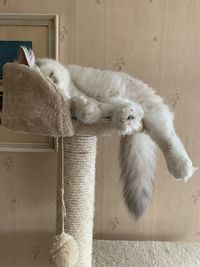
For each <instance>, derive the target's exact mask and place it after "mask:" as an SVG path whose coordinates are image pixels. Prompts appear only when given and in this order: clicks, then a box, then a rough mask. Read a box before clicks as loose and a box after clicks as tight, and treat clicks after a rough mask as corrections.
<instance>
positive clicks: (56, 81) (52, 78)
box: [49, 71, 58, 84]
mask: <svg viewBox="0 0 200 267" xmlns="http://www.w3.org/2000/svg"><path fill="white" fill-rule="evenodd" d="M49 77H50V78H51V80H52V81H53V82H54V83H55V84H58V79H57V78H56V77H55V75H54V72H53V71H52V72H50V74H49Z"/></svg>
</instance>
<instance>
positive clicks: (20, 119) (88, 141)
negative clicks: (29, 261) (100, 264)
mask: <svg viewBox="0 0 200 267" xmlns="http://www.w3.org/2000/svg"><path fill="white" fill-rule="evenodd" d="M3 74H4V77H3V82H4V98H3V113H2V124H3V126H4V127H7V128H9V129H11V130H14V131H18V132H24V133H32V134H40V135H48V136H53V137H60V138H59V142H58V147H59V153H58V155H59V156H58V183H57V234H58V236H57V237H55V239H54V241H55V242H54V244H53V245H52V246H51V249H50V256H51V262H52V264H53V265H54V266H57V267H61V266H63V267H64V266H65V267H66V266H68V267H72V266H75V265H76V266H78V267H90V266H91V256H92V237H93V213H94V189H95V160H96V135H114V134H118V132H117V130H115V129H114V128H113V127H112V125H111V122H110V120H109V119H106V118H101V119H99V121H98V122H97V123H95V124H91V125H85V124H83V123H81V122H80V121H77V120H72V119H71V114H70V103H69V100H68V99H67V98H66V97H65V96H64V95H63V94H62V93H61V92H59V91H58V90H57V89H56V85H55V84H54V83H52V81H51V80H50V79H48V78H46V77H44V76H42V74H40V73H39V72H37V71H36V70H34V69H32V68H30V67H29V66H25V65H22V64H17V63H7V64H5V66H4V71H3ZM63 192H64V194H63ZM63 201H64V203H63ZM65 209H66V210H65ZM65 212H66V217H65V216H64V215H65ZM64 230H65V232H66V233H68V235H66V234H65V233H64ZM60 233H62V234H61V237H62V238H60V235H59V234H60ZM63 234H64V235H63ZM72 237H73V238H74V239H75V240H76V242H74V239H73V238H72ZM56 238H57V239H56ZM58 239H59V242H60V243H59V244H57V243H56V242H57V241H58ZM68 241H70V242H71V243H70V242H68ZM76 244H77V245H76ZM76 246H78V251H79V254H78V253H77V247H76ZM58 255H59V256H58ZM57 256H58V257H57ZM59 257H60V258H61V259H58V258H59ZM77 257H78V260H77ZM76 260H77V264H76Z"/></svg>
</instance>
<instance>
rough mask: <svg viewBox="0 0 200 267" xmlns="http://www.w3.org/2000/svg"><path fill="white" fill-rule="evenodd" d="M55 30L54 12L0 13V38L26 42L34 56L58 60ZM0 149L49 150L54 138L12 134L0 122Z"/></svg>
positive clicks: (0, 83)
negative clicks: (30, 44)
mask: <svg viewBox="0 0 200 267" xmlns="http://www.w3.org/2000/svg"><path fill="white" fill-rule="evenodd" d="M58 31H59V18H58V15H56V14H0V41H16V42H17V41H30V42H31V43H32V48H33V51H34V53H35V55H36V57H50V58H54V59H58ZM14 43H15V42H14ZM0 56H1V55H0ZM2 97H3V81H2V80H0V98H1V99H2ZM0 151H10V152H53V151H57V138H53V137H48V136H39V135H32V134H21V133H16V132H14V131H11V130H8V129H6V128H4V127H3V126H1V125H0Z"/></svg>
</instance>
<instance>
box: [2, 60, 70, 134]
mask: <svg viewBox="0 0 200 267" xmlns="http://www.w3.org/2000/svg"><path fill="white" fill-rule="evenodd" d="M3 88H4V91H3V112H2V125H3V126H5V127H6V128H9V129H11V130H15V131H18V132H25V133H33V134H42V135H48V136H72V135H73V134H74V129H73V124H72V121H71V114H70V103H69V100H68V99H67V98H66V97H65V96H64V95H63V94H62V92H58V90H57V88H56V85H55V84H54V83H53V82H51V80H50V79H46V78H45V77H44V76H43V75H41V74H40V73H39V72H38V71H36V70H34V69H32V68H30V67H28V66H25V65H22V64H17V63H7V64H5V65H4V69H3Z"/></svg>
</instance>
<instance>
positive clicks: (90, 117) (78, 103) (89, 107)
mask: <svg viewBox="0 0 200 267" xmlns="http://www.w3.org/2000/svg"><path fill="white" fill-rule="evenodd" d="M70 102H71V113H72V116H74V117H75V118H77V119H79V120H80V121H82V122H83V123H86V124H91V123H95V122H96V121H97V120H98V119H99V118H100V117H101V111H100V109H99V108H98V106H97V104H96V103H94V102H92V101H90V100H88V99H87V98H86V97H84V96H74V97H72V98H71V101H70Z"/></svg>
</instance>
